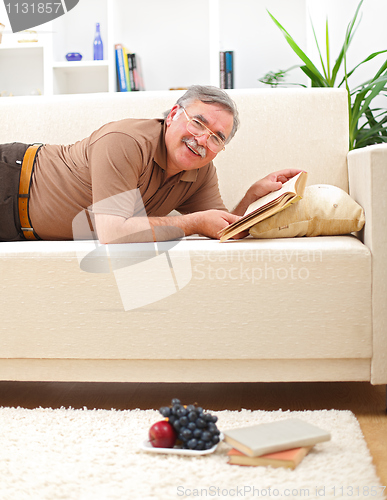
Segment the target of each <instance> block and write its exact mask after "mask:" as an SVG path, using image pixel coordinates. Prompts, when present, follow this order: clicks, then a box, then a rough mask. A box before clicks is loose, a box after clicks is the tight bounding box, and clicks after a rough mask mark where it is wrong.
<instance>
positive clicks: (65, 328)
mask: <svg viewBox="0 0 387 500" xmlns="http://www.w3.org/2000/svg"><path fill="white" fill-rule="evenodd" d="M157 246H158V256H157V258H155V255H154V254H155V249H154V245H153V244H145V245H142V244H138V243H132V244H128V245H125V244H123V245H116V246H115V248H111V247H113V246H112V245H108V246H107V247H108V248H106V246H98V245H97V243H96V242H92V241H90V242H83V241H79V242H70V241H65V242H47V241H46V242H45V241H31V242H29V241H26V242H18V243H2V244H0V274H1V277H2V280H1V287H3V290H4V292H3V294H2V319H1V324H0V338H1V352H2V357H3V358H18V359H24V358H29V359H33V358H35V359H49V358H52V359H115V360H125V359H137V360H144V359H147V360H151V359H159V360H163V359H164V360H171V359H175V360H176V359H179V360H183V359H186V360H199V359H208V360H214V359H218V360H220V359H224V360H230V359H266V360H267V359H289V358H292V359H317V358H328V359H331V358H336V359H360V358H369V357H370V356H371V355H372V342H371V340H372V330H371V328H372V327H371V254H370V251H369V250H368V248H367V247H366V246H365V245H363V244H362V243H361V241H359V240H358V239H357V238H355V237H353V236H322V237H318V238H286V239H274V240H268V239H262V240H257V239H254V238H247V239H245V240H230V241H227V242H225V243H220V242H219V241H217V240H209V239H207V238H187V239H186V240H182V241H179V242H178V243H177V244H175V245H174V246H173V247H172V246H171V244H170V242H165V243H159V244H158V245H157ZM105 249H106V250H108V253H104V252H103V250H105ZM97 250H98V251H97ZM87 255H89V257H90V258H91V259H97V260H100V259H101V260H102V261H103V260H105V259H107V258H108V259H109V261H110V264H111V270H110V271H109V270H108V269H102V268H99V269H98V267H99V266H97V268H95V267H94V266H91V267H90V268H89V269H90V270H92V272H85V271H84V270H82V269H81V266H80V263H79V259H81V260H82V259H83V258H85V257H86V256H87ZM121 258H122V263H120V262H119V260H120V259H121ZM157 263H159V265H158V266H157V267H155V266H156V264H157ZM170 266H171V267H173V274H174V276H172V270H171V269H170ZM144 268H145V271H147V274H142V279H141V280H139V279H138V274H139V273H141V271H142V270H143V269H144ZM168 273H169V276H168ZM173 282H175V284H174V283H173ZM21 283H22V284H23V286H22V288H21V285H20V284H21ZM140 296H148V297H149V301H148V303H147V304H143V305H142V306H139V304H138V301H139V297H140ZM130 300H136V301H137V304H136V305H137V307H136V308H133V307H131V305H130V304H129V305H127V307H126V310H125V308H124V305H125V302H128V301H130ZM15 311H16V315H17V320H16V316H15Z"/></svg>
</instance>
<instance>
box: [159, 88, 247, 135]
mask: <svg viewBox="0 0 387 500" xmlns="http://www.w3.org/2000/svg"><path fill="white" fill-rule="evenodd" d="M195 101H201V102H204V103H205V104H218V105H219V106H222V107H223V108H224V109H225V110H226V111H228V112H229V113H231V114H232V116H233V119H234V123H233V127H232V130H231V133H230V135H229V136H228V138H227V140H226V144H227V143H228V142H230V141H231V139H232V138H233V137H234V135H235V134H236V131H237V130H238V127H239V114H238V109H237V107H236V104H235V102H234V101H233V100H232V99H231V98H230V96H229V95H228V94H227V93H226V92H224V91H223V90H222V89H220V88H218V87H213V86H210V85H206V86H203V85H192V86H191V87H189V88H188V90H187V92H186V93H185V94H184V95H182V96H181V97H180V98H179V99H178V100H177V101H176V104H178V105H179V106H180V107H182V108H185V107H186V106H189V105H190V104H193V103H194V102H195ZM170 111H171V110H169V111H166V112H165V113H164V118H166V117H167V116H168V115H169V113H170Z"/></svg>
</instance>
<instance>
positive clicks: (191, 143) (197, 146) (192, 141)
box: [182, 137, 207, 158]
mask: <svg viewBox="0 0 387 500" xmlns="http://www.w3.org/2000/svg"><path fill="white" fill-rule="evenodd" d="M182 141H183V142H184V143H185V144H187V146H189V147H191V148H192V149H194V150H195V151H196V152H197V153H199V154H200V156H201V157H202V158H205V157H206V156H207V151H206V148H204V147H203V146H200V144H198V142H197V140H196V139H195V138H194V137H192V138H191V137H188V138H187V137H185V138H183V139H182Z"/></svg>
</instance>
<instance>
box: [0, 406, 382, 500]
mask: <svg viewBox="0 0 387 500" xmlns="http://www.w3.org/2000/svg"><path fill="white" fill-rule="evenodd" d="M209 411H211V410H209ZM213 413H214V414H216V415H217V416H218V417H219V421H218V427H219V429H220V430H222V429H227V428H231V427H238V426H245V425H250V424H254V423H264V422H270V421H274V420H278V419H284V418H289V417H298V418H301V419H304V420H305V421H307V422H310V423H312V424H315V425H318V426H319V427H322V428H323V429H326V430H328V431H330V432H331V434H332V440H331V441H329V442H325V443H320V444H318V445H316V446H315V448H314V449H313V450H312V452H311V453H310V454H309V455H308V456H307V457H306V458H305V459H304V460H303V461H302V462H301V464H300V465H299V466H298V467H297V468H296V469H295V470H290V469H283V468H279V469H274V468H270V467H240V466H235V465H229V464H228V463H227V455H226V453H227V451H228V449H229V447H228V446H227V445H226V444H225V443H220V445H219V446H218V448H217V450H216V451H215V453H213V454H211V455H205V456H200V457H187V456H180V455H157V454H150V453H146V452H144V451H141V450H140V444H141V443H142V442H143V441H144V440H145V439H146V438H147V433H148V429H149V427H150V426H151V425H152V424H153V423H154V422H157V421H158V420H161V419H162V417H161V415H160V414H159V413H158V412H157V411H155V410H146V411H141V410H130V411H129V410H128V411H115V410H110V411H107V410H88V409H87V408H85V409H83V410H74V409H71V408H69V409H65V408H61V409H55V410H52V409H44V408H39V409H35V410H27V409H23V408H0V499H1V500H24V499H34V500H35V499H36V500H60V499H66V500H126V499H127V500H137V499H141V500H147V499H160V500H164V499H165V500H171V499H179V498H192V499H193V498H222V499H229V498H308V499H311V498H319V499H321V498H352V499H353V498H356V499H358V500H359V499H362V498H367V499H370V498H373V499H380V498H385V497H384V493H383V488H382V486H381V483H380V480H379V479H378V477H377V474H376V472H375V468H374V466H373V464H372V459H371V456H370V453H369V451H368V448H367V445H366V443H365V441H364V438H363V435H362V433H361V430H360V427H359V424H358V422H357V420H356V418H355V416H354V415H353V414H352V413H351V412H349V411H335V410H329V411H304V412H284V411H281V410H279V411H274V412H265V411H250V410H242V411H219V412H213Z"/></svg>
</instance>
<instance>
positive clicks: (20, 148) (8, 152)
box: [0, 142, 29, 241]
mask: <svg viewBox="0 0 387 500" xmlns="http://www.w3.org/2000/svg"><path fill="white" fill-rule="evenodd" d="M28 146H29V144H23V143H21V142H13V143H10V144H0V241H20V240H25V238H24V236H23V233H22V231H21V224H20V219H19V208H18V193H19V181H20V171H21V166H22V161H23V158H24V154H25V152H26V151H27V148H28Z"/></svg>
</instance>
